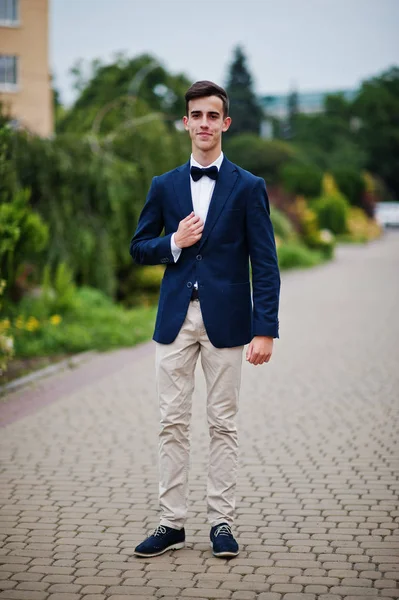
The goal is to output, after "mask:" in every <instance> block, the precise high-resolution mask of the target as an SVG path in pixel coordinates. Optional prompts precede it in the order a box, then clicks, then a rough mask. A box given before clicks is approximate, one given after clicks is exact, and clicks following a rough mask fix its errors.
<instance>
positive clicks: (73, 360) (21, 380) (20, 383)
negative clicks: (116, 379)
mask: <svg viewBox="0 0 399 600" xmlns="http://www.w3.org/2000/svg"><path fill="white" fill-rule="evenodd" d="M97 354H98V352H96V351H95V350H88V351H87V352H80V353H79V354H75V355H73V356H70V357H69V358H65V359H64V360H60V361H59V362H57V363H55V364H53V365H49V366H48V367H44V368H43V369H37V370H36V371H32V373H29V374H28V375H24V376H23V377H18V378H17V379H14V380H13V381H10V383H6V384H5V385H0V396H3V395H4V394H7V393H8V392H13V391H15V390H18V389H19V388H22V387H24V386H26V385H29V384H31V383H34V382H35V381H37V380H39V379H43V377H49V376H50V375H54V374H55V373H58V372H59V371H63V370H64V369H74V368H75V367H78V366H79V365H80V364H81V363H82V362H85V361H86V360H89V359H90V358H93V357H94V356H96V355H97Z"/></svg>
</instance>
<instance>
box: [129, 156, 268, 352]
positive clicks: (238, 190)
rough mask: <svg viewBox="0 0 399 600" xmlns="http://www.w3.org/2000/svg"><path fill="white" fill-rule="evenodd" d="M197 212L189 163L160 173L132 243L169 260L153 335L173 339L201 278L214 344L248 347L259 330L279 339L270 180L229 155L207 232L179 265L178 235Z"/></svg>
mask: <svg viewBox="0 0 399 600" xmlns="http://www.w3.org/2000/svg"><path fill="white" fill-rule="evenodd" d="M192 210H193V204H192V199H191V188H190V162H187V163H186V164H185V165H182V166H181V167H178V168H177V169H174V170H173V171H169V172H168V173H165V174H164V175H161V176H159V177H154V178H153V180H152V184H151V188H150V191H149V193H148V196H147V201H146V203H145V205H144V208H143V210H142V213H141V215H140V219H139V223H138V226H137V230H136V233H135V234H134V236H133V239H132V241H131V243H130V254H131V255H132V257H133V260H134V261H135V262H137V263H139V264H141V265H156V264H165V265H166V270H165V274H164V277H163V280H162V285H161V291H160V297H159V305H158V314H157V319H156V324H155V332H154V337H153V339H154V340H155V341H157V342H160V343H161V344H170V343H171V342H173V341H174V339H175V338H176V336H177V334H178V333H179V331H180V328H181V326H182V324H183V322H184V319H185V317H186V314H187V309H188V305H189V302H190V298H191V293H192V288H193V285H194V283H195V282H196V281H197V282H198V291H199V296H200V303H201V311H202V316H203V320H204V325H205V328H206V331H207V334H208V336H209V339H210V341H211V342H212V344H213V345H214V346H215V347H217V348H227V347H233V346H241V345H244V344H247V343H248V342H250V341H251V339H252V337H253V336H256V335H266V336H271V337H278V304H279V292H280V275H279V269H278V263H277V255H276V246H275V241H274V234H273V227H272V223H271V221H270V207H269V200H268V197H267V192H266V186H265V182H264V180H263V179H261V178H259V177H255V176H254V175H252V174H251V173H249V172H248V171H245V170H244V169H241V168H240V167H238V166H237V165H235V164H233V163H232V162H230V161H229V160H227V158H224V160H223V162H222V165H221V168H220V172H219V177H218V179H217V181H216V185H215V189H214V192H213V196H212V199H211V203H210V206H209V211H208V215H207V219H206V222H205V227H204V231H203V234H202V238H201V239H200V241H199V242H198V243H197V244H195V245H194V246H191V247H189V248H183V250H182V252H181V255H180V258H179V260H178V261H177V262H176V263H175V262H174V259H173V255H172V252H171V246H170V241H171V237H172V234H173V233H174V232H176V231H177V228H178V226H179V222H180V221H181V220H182V219H183V218H185V217H186V216H187V215H188V214H190V213H191V211H192ZM163 230H165V234H164V236H161V233H162V231H163ZM160 236H161V237H160ZM249 261H251V270H252V290H251V283H250V267H249ZM251 291H252V294H251Z"/></svg>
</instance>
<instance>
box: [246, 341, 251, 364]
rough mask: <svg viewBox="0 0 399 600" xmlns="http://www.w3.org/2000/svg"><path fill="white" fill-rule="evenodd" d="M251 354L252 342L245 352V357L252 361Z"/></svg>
mask: <svg viewBox="0 0 399 600" xmlns="http://www.w3.org/2000/svg"><path fill="white" fill-rule="evenodd" d="M251 355H252V344H249V346H248V348H247V352H246V354H245V359H246V360H248V361H250V360H251Z"/></svg>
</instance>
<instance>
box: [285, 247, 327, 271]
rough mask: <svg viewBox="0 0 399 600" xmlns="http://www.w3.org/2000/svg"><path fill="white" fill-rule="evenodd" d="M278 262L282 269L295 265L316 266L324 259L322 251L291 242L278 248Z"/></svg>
mask: <svg viewBox="0 0 399 600" xmlns="http://www.w3.org/2000/svg"><path fill="white" fill-rule="evenodd" d="M277 255H278V262H279V267H280V269H281V270H284V269H293V268H295V267H314V266H315V265H317V264H319V263H320V262H322V260H323V256H322V254H321V253H320V252H317V251H315V250H310V249H309V248H306V246H303V245H302V244H299V243H296V242H290V243H286V244H281V245H280V246H278V248H277Z"/></svg>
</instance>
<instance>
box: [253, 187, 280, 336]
mask: <svg viewBox="0 0 399 600" xmlns="http://www.w3.org/2000/svg"><path fill="white" fill-rule="evenodd" d="M247 238H248V247H249V255H250V260H251V268H252V292H253V335H254V336H256V335H265V336H270V337H274V338H278V337H279V322H278V308H279V297H280V273H279V268H278V261H277V252H276V243H275V239H274V232H273V226H272V222H271V219H270V205H269V198H268V196H267V192H266V185H265V182H264V180H263V179H261V178H257V181H256V183H255V185H254V187H253V189H252V193H251V194H249V196H248V200H247Z"/></svg>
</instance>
